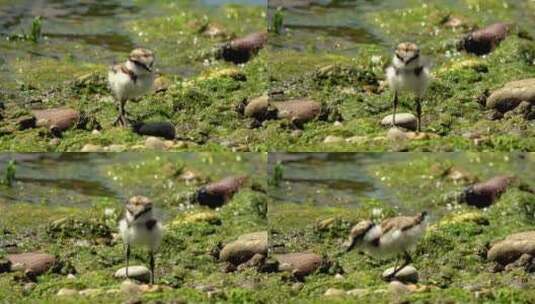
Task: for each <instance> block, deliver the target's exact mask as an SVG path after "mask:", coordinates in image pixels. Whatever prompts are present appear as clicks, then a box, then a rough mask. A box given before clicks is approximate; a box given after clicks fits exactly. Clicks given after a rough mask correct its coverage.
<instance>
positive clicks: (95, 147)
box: [80, 144, 103, 152]
mask: <svg viewBox="0 0 535 304" xmlns="http://www.w3.org/2000/svg"><path fill="white" fill-rule="evenodd" d="M102 150H103V148H102V146H99V145H93V144H86V145H84V146H83V147H82V150H80V151H81V152H100V151H102Z"/></svg>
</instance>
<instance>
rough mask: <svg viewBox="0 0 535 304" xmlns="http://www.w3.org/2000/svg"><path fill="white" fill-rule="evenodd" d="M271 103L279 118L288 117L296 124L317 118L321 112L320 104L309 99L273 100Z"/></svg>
mask: <svg viewBox="0 0 535 304" xmlns="http://www.w3.org/2000/svg"><path fill="white" fill-rule="evenodd" d="M272 104H273V106H274V107H275V108H276V109H277V111H278V114H277V117H278V118H279V119H288V120H290V121H291V122H292V123H293V124H294V125H296V126H300V125H302V124H303V123H306V122H308V121H311V120H313V119H315V118H317V117H318V116H319V115H320V113H321V104H320V103H319V102H317V101H314V100H309V99H299V100H289V101H282V102H273V103H272Z"/></svg>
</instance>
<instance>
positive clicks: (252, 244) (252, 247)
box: [219, 231, 268, 265]
mask: <svg viewBox="0 0 535 304" xmlns="http://www.w3.org/2000/svg"><path fill="white" fill-rule="evenodd" d="M267 251H268V233H267V231H261V232H254V233H248V234H243V235H241V236H240V237H238V239H237V240H235V241H232V242H230V243H228V244H226V245H225V246H224V247H223V249H221V252H220V253H219V259H220V260H221V261H223V262H230V263H232V264H234V265H239V264H242V263H245V262H247V261H249V260H250V259H251V258H252V257H253V256H255V255H256V254H260V255H263V256H267Z"/></svg>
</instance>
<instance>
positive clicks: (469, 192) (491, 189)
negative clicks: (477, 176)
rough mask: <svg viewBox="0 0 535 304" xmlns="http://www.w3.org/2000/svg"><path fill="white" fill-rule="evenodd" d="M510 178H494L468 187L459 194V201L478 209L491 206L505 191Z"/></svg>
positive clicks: (510, 180) (501, 176)
mask: <svg viewBox="0 0 535 304" xmlns="http://www.w3.org/2000/svg"><path fill="white" fill-rule="evenodd" d="M513 179H514V178H513V177H512V176H506V175H500V176H495V177H493V178H491V179H489V180H487V181H485V182H481V183H476V184H474V185H471V186H468V187H466V188H465V189H464V191H463V193H462V194H461V201H462V202H465V203H467V204H468V205H473V206H476V207H478V208H483V207H488V206H490V205H492V204H493V203H494V202H495V201H496V200H497V199H498V198H500V196H501V195H502V194H503V193H504V192H505V191H506V190H507V188H508V187H509V185H510V184H511V182H512V181H513Z"/></svg>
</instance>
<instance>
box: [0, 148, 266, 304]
mask: <svg viewBox="0 0 535 304" xmlns="http://www.w3.org/2000/svg"><path fill="white" fill-rule="evenodd" d="M184 155H185V154H184ZM216 164H220V165H221V166H217V165H216ZM263 164H265V160H263V156H262V155H245V154H244V155H242V156H241V158H237V155H235V154H217V155H209V154H206V155H196V156H193V157H189V158H188V157H186V156H183V160H182V161H176V158H175V162H171V161H170V160H169V159H167V158H166V156H165V155H162V156H161V157H159V156H157V155H156V156H154V157H151V156H148V155H147V157H146V159H145V160H143V161H136V162H133V163H131V164H125V163H123V164H117V165H110V166H109V167H106V168H104V169H103V170H105V172H109V174H110V179H112V180H114V181H115V182H117V183H119V184H120V185H123V183H124V185H125V186H124V188H125V191H126V192H130V191H132V192H133V193H136V191H134V189H137V193H143V194H145V195H149V196H151V197H152V198H153V200H154V202H155V203H156V205H157V206H158V209H159V210H160V211H161V212H160V213H161V215H162V217H163V218H164V223H165V224H166V227H167V229H166V233H165V237H164V239H163V244H162V246H161V250H160V252H159V253H158V254H157V260H156V261H157V273H156V275H157V281H158V283H159V284H162V285H166V286H170V288H168V289H166V290H165V291H162V292H156V293H150V294H144V295H141V296H139V298H140V299H141V300H143V301H144V302H145V301H146V302H150V301H166V302H168V301H171V300H184V301H188V302H213V303H216V302H221V301H229V302H237V303H247V302H251V301H253V299H257V298H258V299H263V300H264V301H265V302H267V301H268V299H269V293H268V292H267V290H269V289H268V287H269V282H270V279H269V278H268V276H267V275H266V274H259V273H256V272H255V271H252V270H246V271H242V272H235V273H228V274H227V273H223V272H222V271H221V270H220V268H221V264H219V263H218V262H217V261H216V260H215V259H214V258H213V257H212V256H210V251H211V250H212V249H214V248H216V247H217V246H218V243H220V242H221V243H226V242H229V241H232V240H234V239H236V238H237V237H238V236H239V235H241V234H243V233H249V232H256V231H265V230H266V229H267V219H266V209H267V208H266V207H267V196H266V195H265V194H264V193H262V189H265V187H266V185H265V180H266V179H265V176H264V173H258V172H265V168H263ZM162 167H163V170H162ZM181 168H183V169H184V170H192V171H194V172H196V173H197V176H198V177H199V178H200V179H201V181H200V182H193V183H189V184H186V182H185V181H183V180H181V179H180V178H179V177H177V175H176V173H177V172H179V173H180V172H181ZM228 174H248V175H250V176H251V180H250V181H249V182H248V186H246V187H244V189H243V190H242V191H241V192H239V193H238V194H236V195H235V196H234V197H233V198H232V200H231V201H230V202H228V203H227V204H226V205H225V206H223V207H222V208H221V209H220V210H218V211H215V216H214V212H213V211H210V210H208V209H204V208H201V207H199V206H193V207H192V208H190V209H187V210H186V209H184V206H185V205H187V204H186V200H185V198H186V197H187V196H188V195H189V193H191V192H192V191H193V190H194V189H196V188H197V187H198V186H199V183H202V180H215V179H218V178H222V177H224V176H226V175H228ZM127 189H128V190H127ZM253 189H255V190H253ZM125 195H130V193H125ZM122 206H123V202H122V200H119V199H117V198H113V197H110V198H106V197H101V198H95V199H94V200H93V201H90V202H88V205H87V206H86V207H76V208H75V207H69V206H66V205H57V204H56V205H54V203H50V204H32V203H24V202H1V203H0V210H1V212H2V219H1V221H0V239H1V240H2V244H4V241H5V242H8V243H11V242H15V243H16V244H17V247H18V250H20V251H33V250H40V251H44V252H48V253H50V254H54V255H56V256H58V257H59V259H60V260H61V261H63V262H64V263H65V265H70V266H73V267H74V269H76V278H75V279H69V278H67V276H66V273H64V274H58V273H45V274H43V275H41V276H39V277H38V279H37V285H35V287H34V288H32V289H31V290H24V285H25V282H24V280H23V279H22V276H21V275H20V274H17V273H7V274H6V273H4V274H2V275H0V302H2V303H37V302H39V303H122V302H124V301H125V300H130V299H131V298H132V295H123V294H121V293H114V294H109V293H108V294H106V291H107V290H110V289H117V288H119V286H120V283H121V281H120V280H117V279H115V278H114V277H113V273H114V271H115V270H116V269H118V268H120V267H123V266H124V258H123V254H124V252H123V246H122V243H121V241H120V240H119V241H117V242H115V241H112V242H111V243H109V241H110V239H109V238H108V236H109V234H110V233H116V232H117V228H116V227H117V219H118V217H119V216H120V213H121V210H122ZM107 208H108V209H109V208H111V209H113V210H114V212H113V213H112V214H111V215H110V214H109V211H108V215H105V209H107ZM200 213H209V214H211V217H212V218H214V217H215V218H217V219H219V220H213V221H212V220H210V221H203V220H199V219H197V220H187V219H189V218H191V217H192V215H194V214H200ZM207 218H208V217H207ZM60 219H67V220H62V221H61V222H60V223H58V222H56V224H52V223H53V222H54V221H57V220H60ZM80 240H82V241H87V242H89V244H88V245H77V241H80ZM78 243H80V242H78ZM4 254H6V252H5V249H2V250H1V251H0V255H4ZM132 257H133V262H132V264H134V265H139V264H146V263H147V255H146V252H145V251H143V250H142V249H141V248H135V249H134V251H133V254H132ZM203 286H209V287H213V288H215V289H216V290H219V292H218V293H216V294H214V295H213V296H211V297H210V298H209V297H208V295H207V293H206V291H202V290H201V288H202V287H203ZM60 288H74V289H78V290H81V289H86V288H99V289H102V294H101V295H99V296H96V297H83V296H77V297H63V298H62V297H57V296H55V294H56V293H57V292H58V290H59V289H60ZM262 290H266V292H262ZM259 291H260V292H259Z"/></svg>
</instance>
